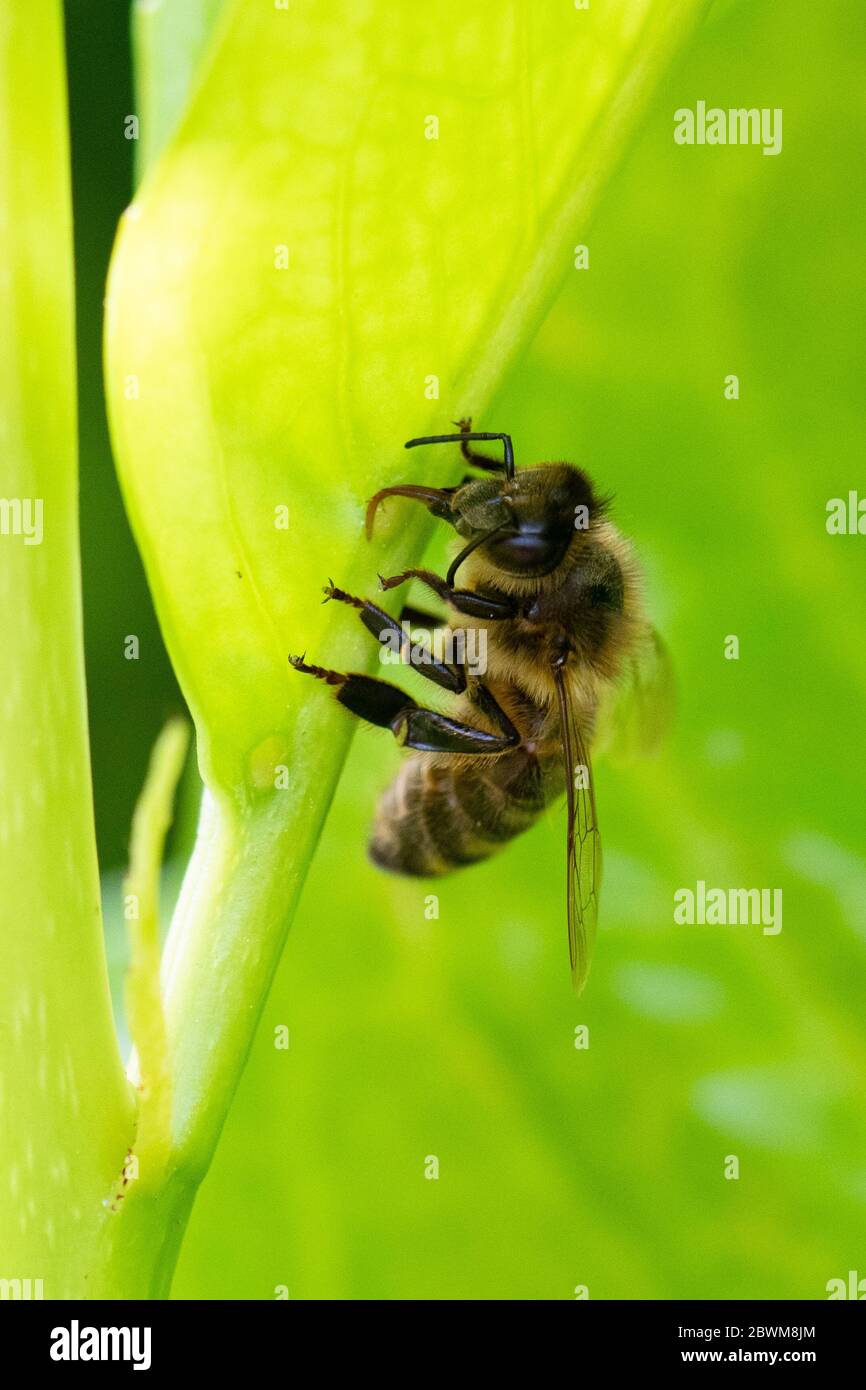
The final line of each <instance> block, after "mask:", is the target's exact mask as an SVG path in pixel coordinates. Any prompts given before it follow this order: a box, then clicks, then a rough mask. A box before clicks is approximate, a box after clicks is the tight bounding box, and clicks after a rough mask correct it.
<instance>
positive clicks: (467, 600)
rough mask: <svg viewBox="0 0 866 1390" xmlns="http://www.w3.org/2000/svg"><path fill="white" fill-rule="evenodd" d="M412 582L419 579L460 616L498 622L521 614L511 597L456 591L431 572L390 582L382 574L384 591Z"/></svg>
mask: <svg viewBox="0 0 866 1390" xmlns="http://www.w3.org/2000/svg"><path fill="white" fill-rule="evenodd" d="M410 579H417V580H418V581H419V582H420V583H421V584H424V585H426V587H427V588H428V589H432V590H433V593H434V594H438V595H439V597H440V598H441V599H442V601H443V602H444V603H447V604H450V606H451V607H452V608H454V609H456V610H457V612H458V613H466V614H467V615H468V616H469V617H472V618H488V619H490V620H491V621H495V620H496V619H497V618H502V619H504V618H516V617H517V616H518V615H519V613H520V604H519V603H518V602H517V600H516V599H513V598H510V597H509V595H508V594H496V595H492V594H490V595H488V594H476V593H474V592H473V590H472V589H455V588H454V587H453V585H451V584H449V583H448V580H447V579H443V578H442V577H441V575H438V574H434V573H433V571H432V570H403V573H402V574H392V575H391V576H390V577H389V578H387V579H386V578H384V577H383V576H382V575H381V574H380V575H379V584H380V585H381V587H382V588H383V589H396V588H397V586H398V585H399V584H405V583H407V581H408V580H410Z"/></svg>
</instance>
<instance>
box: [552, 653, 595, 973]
mask: <svg viewBox="0 0 866 1390" xmlns="http://www.w3.org/2000/svg"><path fill="white" fill-rule="evenodd" d="M555 679H556V694H557V699H558V701H559V722H560V729H561V736H562V752H563V761H564V763H565V791H566V797H567V802H568V835H567V853H566V861H567V862H566V903H567V908H568V954H569V958H570V960H571V975H572V979H573V980H574V987H575V989H576V990H577V992H578V994H579V993H580V992H581V990H582V989H583V987H584V985H585V984H586V977H587V975H588V974H589V958H590V955H591V954H592V947H593V944H594V942H595V928H596V922H597V920H598V894H599V889H600V888H601V837H600V836H599V833H598V820H597V818H596V813H595V793H594V791H593V786H592V770H591V768H590V764H589V753H588V752H587V748H586V742H585V740H584V737H583V733H582V731H581V728H580V724H579V723H578V720H577V716H576V713H575V710H574V705H573V702H572V701H571V699H570V698H569V694H568V687H567V685H566V683H565V676H564V674H563V671H562V669H561V668H560V669H558V670H557V671H556V672H555Z"/></svg>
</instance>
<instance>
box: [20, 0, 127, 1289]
mask: <svg viewBox="0 0 866 1390" xmlns="http://www.w3.org/2000/svg"><path fill="white" fill-rule="evenodd" d="M0 130H2V132H3V137H2V138H3V142H4V149H3V158H2V160H0V266H2V273H0V436H2V458H3V494H4V498H5V499H6V501H5V502H4V506H6V505H7V504H9V505H10V506H11V507H12V511H11V513H10V515H11V517H12V525H11V527H10V528H8V529H7V528H4V533H3V534H0V630H2V633H3V641H2V644H0V692H2V702H3V717H2V719H0V773H2V779H3V785H2V793H0V796H2V799H0V881H2V885H3V894H2V909H0V911H2V922H0V1175H2V1181H0V1277H2V1278H8V1279H27V1278H29V1279H41V1280H42V1281H43V1293H44V1297H45V1298H61V1297H70V1296H77V1297H81V1296H84V1295H85V1294H86V1292H87V1284H86V1280H85V1278H84V1273H85V1271H86V1269H87V1267H88V1264H89V1262H90V1260H91V1258H92V1255H93V1249H94V1246H95V1245H96V1244H97V1243H98V1241H99V1239H100V1238H101V1233H102V1232H103V1231H104V1228H105V1225H106V1223H107V1221H108V1220H109V1213H108V1211H107V1208H106V1206H105V1202H106V1200H107V1199H108V1198H109V1196H110V1194H111V1192H112V1190H113V1188H114V1185H115V1183H116V1182H117V1180H118V1178H119V1175H120V1172H121V1167H122V1164H123V1160H124V1156H125V1154H126V1151H127V1148H128V1146H129V1144H130V1142H131V1139H132V1133H133V1114H134V1103H133V1095H132V1092H131V1090H130V1087H129V1086H128V1084H127V1081H126V1078H125V1076H124V1073H123V1068H122V1065H121V1060H120V1057H119V1054H118V1048H117V1042H116V1039H115V1033H114V1024H113V1020H112V1014H111V1002H110V998H109V992H108V979H107V971H106V963H105V952H104V946H103V939H102V924H101V913H100V894H99V876H98V871H97V863H96V845H95V835H94V826H93V806H92V797H91V786H90V761H89V754H88V742H87V711H86V704H85V685H84V659H83V645H82V631H81V592H80V574H79V556H78V498H77V482H78V480H77V449H76V412H75V355H74V324H73V278H72V220H71V208H70V194H69V152H68V140H67V130H66V83H65V72H64V55H63V18H62V10H61V6H60V4H59V3H55V2H54V0H40V3H38V4H35V5H33V6H21V5H4V6H2V7H0ZM25 504H26V505H28V506H30V507H32V506H33V505H34V504H38V506H39V507H40V508H41V515H42V522H41V527H40V530H41V535H40V536H39V537H38V539H37V537H36V535H35V533H33V534H32V535H31V538H30V539H31V541H32V542H33V543H29V542H28V541H27V537H26V535H25V534H24V532H23V531H22V530H21V528H20V527H16V524H15V516H16V512H15V507H24V506H25ZM26 515H27V514H26V513H24V514H23V517H24V518H25V519H26ZM20 519H22V518H21V515H20V514H19V520H20ZM33 520H34V516H33V513H32V511H31V513H30V521H31V522H32V521H33Z"/></svg>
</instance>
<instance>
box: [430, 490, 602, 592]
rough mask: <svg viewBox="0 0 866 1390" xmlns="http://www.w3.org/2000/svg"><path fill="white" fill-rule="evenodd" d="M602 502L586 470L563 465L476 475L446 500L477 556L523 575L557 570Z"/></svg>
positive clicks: (520, 575)
mask: <svg viewBox="0 0 866 1390" xmlns="http://www.w3.org/2000/svg"><path fill="white" fill-rule="evenodd" d="M604 505H605V504H604V501H603V500H602V499H601V498H599V497H597V496H596V494H595V492H594V490H593V487H592V483H591V482H590V480H589V478H587V476H586V474H585V473H583V472H581V470H580V469H579V468H575V467H573V466H572V465H571V464H569V463H548V464H541V465H539V466H538V467H536V468H526V469H522V470H521V471H520V472H518V473H515V475H514V477H513V478H511V479H508V480H504V479H501V478H496V479H494V478H479V479H478V480H474V481H472V482H470V483H466V484H464V486H463V487H461V488H460V489H459V490H458V491H457V493H456V494H455V496H454V499H453V503H452V506H453V515H454V522H455V525H456V527H457V530H458V531H459V532H460V534H461V535H463V536H466V537H467V539H469V540H473V539H476V538H477V539H478V540H479V545H478V552H479V554H480V555H483V556H484V557H485V558H486V559H487V560H488V561H489V562H490V563H491V564H493V565H495V566H496V567H497V568H498V569H501V570H504V571H505V573H506V574H510V575H514V576H515V577H519V578H524V579H534V578H540V577H541V576H543V575H546V574H551V573H552V572H553V571H554V570H555V569H557V568H558V566H559V565H561V564H562V561H563V560H564V559H565V556H566V553H567V551H568V549H569V546H570V545H571V542H572V540H573V539H574V537H575V534H580V533H581V532H585V531H586V530H587V529H588V527H589V524H590V522H591V521H592V520H594V519H595V517H597V516H598V515H599V514H600V513H601V511H602V510H603V509H604ZM485 535H486V536H487V539H486V540H482V539H481V537H483V536H485Z"/></svg>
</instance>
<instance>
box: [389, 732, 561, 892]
mask: <svg viewBox="0 0 866 1390" xmlns="http://www.w3.org/2000/svg"><path fill="white" fill-rule="evenodd" d="M543 808H544V796H543V792H542V781H541V774H540V770H539V766H538V763H537V762H536V761H535V759H534V758H532V757H530V756H529V755H528V754H527V753H525V752H524V751H523V750H522V749H515V750H514V752H512V753H506V754H503V755H502V756H501V757H499V758H497V759H496V761H495V762H489V763H487V764H486V766H481V765H479V766H467V765H465V764H463V765H455V764H453V763H441V762H436V761H433V760H432V759H431V758H430V755H429V754H425V753H413V754H410V755H409V756H408V757H407V758H406V760H405V762H403V763H402V765H401V766H400V768H399V770H398V772H397V776H396V777H395V778H394V781H393V782H392V783H391V785H390V786H389V787H388V788H387V790H386V791H385V792H384V793H383V795H382V798H381V800H380V802H379V807H378V812H377V815H376V823H375V825H374V827H373V834H372V836H371V839H370V857H371V859H372V860H373V862H374V863H375V864H378V865H379V867H380V868H382V869H390V870H391V871H392V873H398V874H412V875H417V876H420V877H428V876H430V877H432V876H434V875H438V874H445V873H448V872H450V871H451V870H452V869H456V868H459V867H460V866H461V865H463V864H474V863H476V861H477V860H479V859H486V858H487V856H488V855H490V854H492V853H493V851H494V850H496V849H497V848H498V847H499V846H500V845H502V844H505V843H506V842H507V841H508V840H511V839H513V838H514V836H515V835H519V834H521V832H522V831H524V830H527V829H528V828H529V826H530V825H532V824H533V822H534V821H535V820H537V818H538V816H539V815H540V813H541V811H542V810H543Z"/></svg>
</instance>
